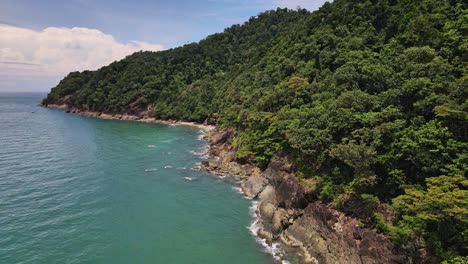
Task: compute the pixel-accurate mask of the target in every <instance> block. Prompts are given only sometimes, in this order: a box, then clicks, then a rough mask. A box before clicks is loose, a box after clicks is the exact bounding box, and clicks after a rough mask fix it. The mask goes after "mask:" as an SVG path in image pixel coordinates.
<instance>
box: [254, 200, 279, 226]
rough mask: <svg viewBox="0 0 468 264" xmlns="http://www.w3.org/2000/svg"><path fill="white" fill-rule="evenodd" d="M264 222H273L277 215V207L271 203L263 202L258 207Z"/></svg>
mask: <svg viewBox="0 0 468 264" xmlns="http://www.w3.org/2000/svg"><path fill="white" fill-rule="evenodd" d="M258 210H259V212H260V218H261V219H262V221H268V222H269V221H271V220H272V219H273V216H274V215H275V211H276V207H275V206H274V205H273V204H271V203H269V202H261V203H260V204H259V206H258Z"/></svg>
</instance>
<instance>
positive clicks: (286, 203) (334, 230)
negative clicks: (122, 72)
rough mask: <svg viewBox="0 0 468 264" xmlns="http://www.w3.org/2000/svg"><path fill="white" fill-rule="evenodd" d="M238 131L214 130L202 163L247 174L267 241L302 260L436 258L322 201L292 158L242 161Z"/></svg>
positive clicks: (365, 262)
mask: <svg viewBox="0 0 468 264" xmlns="http://www.w3.org/2000/svg"><path fill="white" fill-rule="evenodd" d="M233 137H234V132H233V131H231V130H223V131H213V132H212V133H210V134H209V136H208V138H209V141H210V145H211V148H210V155H211V156H212V157H213V160H212V161H205V162H204V163H203V164H202V167H203V169H204V170H206V171H208V172H211V173H219V174H230V175H234V176H235V177H239V178H241V179H243V181H242V183H241V188H242V191H243V192H244V194H245V195H246V196H248V197H250V198H252V199H256V200H258V207H257V211H256V212H257V215H258V217H259V219H260V224H261V228H260V229H259V231H258V235H259V236H260V237H261V238H264V239H265V240H266V241H267V243H273V242H281V244H282V245H283V246H284V248H285V249H286V250H287V251H288V252H291V253H292V254H291V255H294V256H297V258H298V261H299V262H301V263H343V264H345V263H346V264H348V263H362V264H374V263H430V262H432V261H430V259H428V258H424V256H423V255H424V254H421V253H422V250H419V251H418V248H414V247H413V248H412V249H411V250H402V249H401V248H398V247H396V246H395V245H394V244H392V243H391V242H390V241H389V240H388V239H387V238H386V237H385V236H384V235H382V234H378V233H376V232H375V231H374V230H371V229H369V228H364V227H361V226H360V225H359V221H358V220H357V219H355V218H353V217H350V216H347V215H345V214H344V213H342V212H339V211H337V210H335V209H333V208H331V207H330V206H329V205H327V204H324V203H322V202H320V201H319V200H318V199H317V195H316V194H315V193H313V192H307V191H306V190H305V188H304V187H302V186H301V185H300V184H299V183H298V181H297V178H296V177H295V176H294V166H293V164H292V163H291V162H290V161H289V160H288V159H287V158H286V157H276V158H275V159H274V160H273V161H272V162H271V163H270V164H269V166H268V168H267V169H266V170H264V171H260V170H259V169H258V168H257V167H255V166H254V165H251V164H239V163H237V162H236V159H235V149H234V148H233V146H232V145H231V140H232V138H233Z"/></svg>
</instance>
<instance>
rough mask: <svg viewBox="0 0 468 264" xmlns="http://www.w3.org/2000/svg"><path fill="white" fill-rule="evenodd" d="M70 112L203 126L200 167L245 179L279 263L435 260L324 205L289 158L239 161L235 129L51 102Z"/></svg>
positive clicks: (260, 234)
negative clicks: (204, 156) (205, 144)
mask: <svg viewBox="0 0 468 264" xmlns="http://www.w3.org/2000/svg"><path fill="white" fill-rule="evenodd" d="M44 107H47V108H56V109H62V110H64V111H66V112H67V113H73V114H78V115H81V116H87V117H95V118H102V119H111V120H126V121H136V122H145V123H159V124H166V125H182V126H191V127H195V128H198V129H200V131H202V133H203V139H204V140H206V141H207V142H208V149H207V155H208V157H209V159H208V160H205V161H203V162H202V163H201V165H200V166H199V167H197V168H196V169H198V170H202V171H205V172H207V173H209V174H212V175H219V176H221V177H226V176H227V177H233V178H234V179H236V180H239V182H240V193H242V194H243V195H244V196H245V197H247V198H248V199H251V200H252V204H251V207H250V211H251V215H252V217H253V218H254V221H253V222H252V224H251V225H250V226H249V227H248V228H249V230H250V232H251V233H252V235H254V236H255V239H256V240H257V242H258V243H260V244H261V245H262V246H263V247H264V248H265V251H266V252H267V253H269V254H271V255H272V257H273V258H274V259H275V260H276V261H277V262H279V263H289V262H288V261H287V260H285V259H284V256H285V255H284V254H283V253H282V252H285V253H286V256H287V257H288V258H291V259H293V260H294V262H296V261H297V262H298V263H308V264H309V263H310V264H312V263H313V264H316V263H337V264H341V263H343V264H345V263H346V264H348V263H361V264H377V263H395V264H397V263H398V264H399V263H401V264H403V263H434V262H433V261H432V260H431V259H430V258H428V255H427V252H426V251H425V247H424V246H421V245H410V246H408V248H407V249H403V250H402V249H401V248H399V247H396V246H395V245H394V244H393V243H391V242H390V241H389V240H388V239H387V238H386V237H385V236H384V235H382V234H378V233H377V232H375V231H374V230H371V229H369V228H365V227H361V226H360V223H359V220H358V219H356V218H353V217H351V216H347V215H345V214H344V213H342V212H339V211H337V210H335V209H333V208H332V207H331V206H330V205H327V204H324V203H322V202H321V201H320V200H319V199H318V194H317V193H314V191H308V190H306V189H305V188H304V187H303V186H302V185H301V184H300V183H299V181H298V179H297V177H296V176H295V175H294V165H293V163H292V162H291V161H290V160H288V158H287V157H286V156H276V157H274V158H273V160H272V161H271V162H270V164H269V165H268V167H267V169H265V170H263V171H262V170H260V168H258V167H257V166H255V165H254V164H250V163H244V164H241V163H239V162H238V160H237V159H236V155H235V154H236V149H235V147H234V146H233V144H232V140H233V138H234V137H235V132H234V131H233V130H230V129H219V128H218V127H216V126H212V125H206V124H199V123H195V122H184V121H176V120H169V121H167V120H160V119H156V118H152V117H149V115H147V114H146V113H142V114H141V115H129V114H107V113H100V112H92V111H80V110H78V109H74V108H70V107H68V106H67V105H47V106H44Z"/></svg>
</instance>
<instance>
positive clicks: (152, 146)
mask: <svg viewBox="0 0 468 264" xmlns="http://www.w3.org/2000/svg"><path fill="white" fill-rule="evenodd" d="M155 147H156V145H148V148H155Z"/></svg>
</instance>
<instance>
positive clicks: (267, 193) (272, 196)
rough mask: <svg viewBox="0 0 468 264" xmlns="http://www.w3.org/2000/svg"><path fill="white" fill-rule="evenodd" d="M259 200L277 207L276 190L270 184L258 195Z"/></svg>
mask: <svg viewBox="0 0 468 264" xmlns="http://www.w3.org/2000/svg"><path fill="white" fill-rule="evenodd" d="M258 199H259V200H260V201H263V202H269V203H272V204H274V205H276V204H277V203H276V192H275V188H273V186H271V185H270V184H269V185H267V186H266V187H265V188H264V189H263V191H262V192H261V193H260V194H259V195H258Z"/></svg>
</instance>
